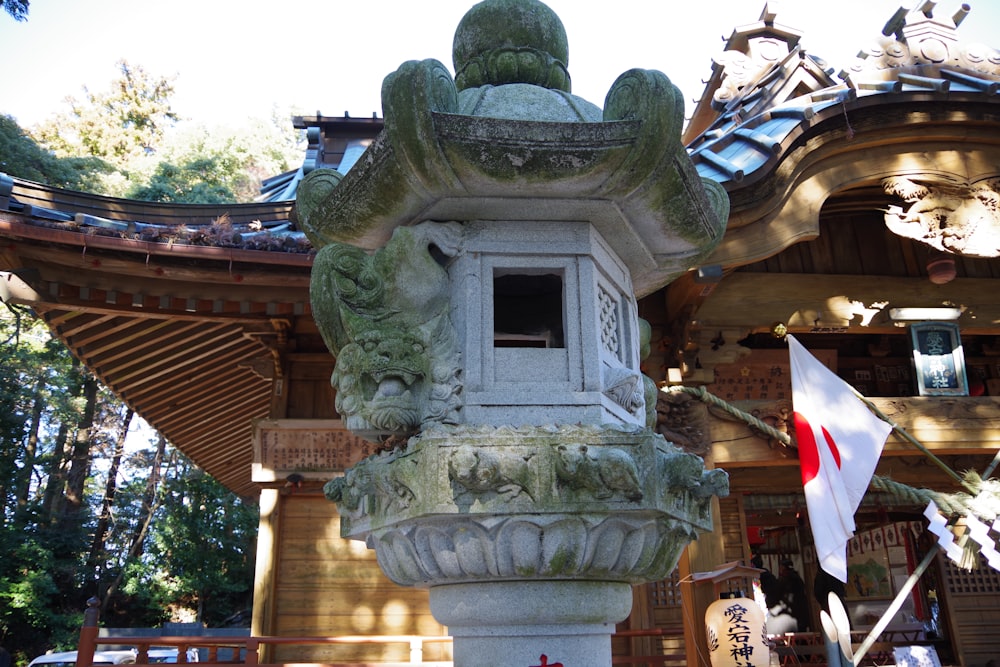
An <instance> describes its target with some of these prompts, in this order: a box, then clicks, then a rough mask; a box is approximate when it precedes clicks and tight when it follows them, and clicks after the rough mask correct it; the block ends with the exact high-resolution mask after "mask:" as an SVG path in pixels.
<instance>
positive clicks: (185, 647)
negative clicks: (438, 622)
mask: <svg viewBox="0 0 1000 667" xmlns="http://www.w3.org/2000/svg"><path fill="white" fill-rule="evenodd" d="M99 605H100V602H99V601H98V600H96V599H94V598H92V599H91V600H89V601H88V603H87V610H86V611H85V612H84V617H83V627H81V628H80V643H79V645H78V646H77V656H76V667H93V664H94V652H95V651H97V650H98V647H99V646H131V647H133V648H135V649H136V659H135V664H136V665H148V664H150V663H149V651H150V649H151V648H152V647H157V648H176V649H177V662H178V663H182V664H183V663H188V662H189V661H188V651H189V650H190V649H196V650H198V651H199V652H201V651H204V652H205V654H206V656H207V657H206V659H205V660H200V661H199V663H198V664H199V666H200V667H207V666H208V665H234V664H235V665H248V666H251V667H252V666H256V667H283V666H284V665H285V663H264V662H261V657H262V655H261V649H266V648H267V647H278V646H316V645H345V644H353V645H362V644H370V645H383V646H385V645H391V644H406V645H408V646H409V655H410V659H409V660H408V661H407V662H378V663H368V662H351V663H324V667H409V666H410V665H420V666H421V667H452V662H451V661H436V662H435V661H429V662H425V661H424V645H425V644H434V643H438V644H441V643H448V644H450V643H451V637H448V636H445V635H442V636H429V635H363V636H341V637H252V636H247V635H233V636H231V637H224V636H211V637H199V636H189V637H135V636H128V637H114V636H105V637H101V636H99V628H98V619H99V616H98V615H99V610H98V607H99ZM220 653H222V654H227V653H228V654H229V657H227V658H224V659H220ZM267 654H270V652H268V651H265V655H267ZM159 667H162V665H160V666H159Z"/></svg>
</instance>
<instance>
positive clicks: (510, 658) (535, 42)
mask: <svg viewBox="0 0 1000 667" xmlns="http://www.w3.org/2000/svg"><path fill="white" fill-rule="evenodd" d="M454 58H455V69H456V76H455V77H454V78H452V76H451V74H450V73H449V72H448V70H447V69H446V68H445V67H444V66H443V65H442V64H441V63H439V62H437V61H433V60H425V61H420V62H417V61H410V62H407V63H404V64H403V65H402V66H400V68H399V69H398V70H397V71H396V72H394V73H392V74H390V75H389V76H388V77H386V79H385V82H384V83H383V87H382V98H383V111H384V115H385V130H384V132H383V133H382V134H381V135H380V136H379V137H378V139H376V141H375V142H374V143H373V145H372V146H371V147H370V148H369V149H368V150H367V151H366V153H365V154H364V155H363V156H362V157H361V159H360V160H359V161H358V163H356V165H355V166H354V168H353V169H352V170H351V171H350V173H348V174H347V175H341V174H339V173H337V172H335V171H329V170H316V171H313V172H312V173H310V174H309V176H308V177H307V178H306V179H305V180H304V181H303V183H302V185H301V186H300V194H299V196H298V200H297V204H296V208H297V214H298V217H299V220H300V222H301V225H302V227H303V228H304V229H305V230H306V232H307V234H309V236H310V238H311V240H312V241H313V243H314V244H315V245H316V246H317V247H318V248H320V251H319V253H318V254H317V257H316V261H315V263H314V267H313V277H312V288H311V290H312V304H313V311H314V313H315V317H316V320H317V323H318V325H319V327H320V330H321V332H322V334H323V336H324V338H325V340H326V343H327V345H328V347H329V348H330V350H331V352H332V353H333V354H334V355H335V356H336V357H337V363H336V367H335V370H334V374H333V378H332V382H333V385H334V387H335V388H336V390H337V399H336V400H337V410H338V412H339V413H340V414H341V415H342V416H343V418H344V420H345V423H346V424H347V426H348V428H350V429H351V430H352V431H354V432H355V433H357V434H359V435H361V436H362V437H365V438H368V439H370V440H372V441H374V442H377V443H380V445H381V450H380V453H378V454H376V455H374V456H372V457H370V458H368V459H366V460H364V461H362V462H361V463H359V464H357V465H355V466H354V467H352V468H351V469H349V470H348V471H347V472H346V473H345V475H344V476H343V477H339V478H337V479H334V480H332V481H331V482H330V483H328V484H327V487H326V493H327V496H328V497H329V498H330V499H331V500H333V501H335V502H336V503H337V506H338V510H339V512H340V514H341V518H342V521H341V530H342V534H343V535H344V536H345V537H348V538H351V539H358V540H364V541H365V542H366V543H367V545H368V546H369V547H370V548H372V549H374V550H375V552H376V555H377V558H378V562H379V565H380V567H381V568H382V569H383V571H384V572H385V573H386V575H387V576H389V577H390V578H391V579H392V580H393V581H395V582H397V583H399V584H401V585H406V586H424V587H428V588H429V589H430V604H431V612H432V613H433V614H434V616H435V618H437V619H438V620H439V621H440V622H441V623H443V624H445V625H447V626H448V628H449V631H450V632H451V634H452V635H453V637H454V640H455V643H454V658H455V664H456V665H459V666H462V667H472V666H475V667H489V666H491V665H498V666H499V665H504V666H505V667H509V666H511V665H523V666H525V667H527V666H528V665H534V664H539V662H541V664H546V661H550V663H555V662H562V663H563V664H565V665H573V666H574V667H579V666H584V665H609V664H610V661H611V647H610V634H611V633H612V632H613V630H614V624H615V623H616V622H619V621H621V620H623V619H624V618H625V617H626V616H627V615H628V613H629V611H630V609H631V585H632V584H637V583H641V582H647V581H654V580H658V579H662V578H664V577H666V576H667V575H669V573H670V572H671V571H672V570H673V569H674V568H675V567H676V563H677V559H678V558H679V556H680V553H681V551H682V550H683V549H684V547H685V546H686V545H687V544H688V543H689V542H690V541H691V540H694V539H696V538H697V534H698V531H704V530H711V529H712V521H711V516H710V507H711V497H712V496H713V495H725V494H726V493H728V478H727V477H726V475H725V473H724V472H722V471H719V470H713V471H706V470H705V468H704V465H703V462H702V460H701V459H700V458H698V457H697V456H694V455H691V454H687V453H685V452H683V451H682V450H680V449H679V448H678V447H676V446H674V445H673V444H671V443H669V442H667V441H666V440H664V439H663V438H662V437H661V436H659V435H658V434H656V433H655V432H654V431H653V430H652V426H653V425H654V424H655V401H656V387H655V385H654V384H653V383H652V381H651V380H649V379H648V378H645V377H643V375H642V373H641V372H640V369H639V364H640V361H641V359H642V358H643V357H644V356H645V354H648V346H649V340H648V327H644V325H643V323H642V322H641V321H640V320H639V318H638V313H637V307H636V301H635V298H636V296H642V295H645V294H648V293H650V292H652V291H654V290H656V289H658V288H660V287H661V286H663V285H664V284H666V283H667V282H669V281H670V280H671V279H673V278H674V277H676V276H677V275H679V274H680V273H682V272H684V271H686V270H688V269H689V268H691V267H692V266H695V265H696V264H697V263H698V262H699V260H700V259H702V258H703V257H704V256H706V255H707V254H708V253H709V252H711V250H712V249H713V248H714V246H715V245H716V244H717V242H718V241H719V240H720V239H721V237H722V234H723V231H724V226H725V221H726V218H727V215H728V199H727V197H726V195H725V192H724V191H723V190H721V188H720V187H719V186H718V185H716V184H715V183H713V182H711V181H709V182H705V181H703V180H702V179H701V178H699V177H698V175H697V173H696V172H695V170H694V168H693V166H692V164H691V162H690V160H689V159H688V157H687V154H686V152H685V151H684V148H683V146H682V145H681V143H680V129H681V123H682V120H683V104H682V102H681V99H680V93H679V91H678V90H677V89H676V88H675V87H674V86H673V85H672V84H671V83H670V82H669V80H668V79H667V78H666V77H665V76H664V75H663V74H661V73H659V72H654V71H647V70H631V71H629V72H626V73H625V74H623V75H622V76H621V77H619V79H618V81H616V82H615V84H614V86H613V87H612V88H611V91H610V92H609V93H608V96H607V99H606V101H605V106H604V109H603V110H602V109H600V108H598V107H597V106H595V105H593V104H591V103H589V102H587V101H585V100H582V99H580V98H578V97H576V96H574V95H572V94H571V93H570V81H569V73H568V71H567V68H566V63H567V60H568V56H567V44H566V36H565V32H564V30H563V27H562V24H561V22H560V21H559V19H558V17H557V16H556V15H555V14H554V13H553V12H552V11H551V10H550V9H549V8H548V7H546V6H545V5H543V4H541V3H540V2H537V1H536V0H486V1H485V2H481V3H479V4H477V5H475V6H474V7H473V8H472V9H471V10H470V11H469V12H468V13H467V14H466V16H465V17H464V18H463V19H462V22H461V23H460V25H459V27H458V29H457V31H456V35H455V43H454ZM644 333H645V335H644ZM543 656H544V657H543Z"/></svg>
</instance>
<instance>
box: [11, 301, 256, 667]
mask: <svg viewBox="0 0 1000 667" xmlns="http://www.w3.org/2000/svg"><path fill="white" fill-rule="evenodd" d="M0 359H2V363H0V501H2V505H0V554H3V556H2V557H0V645H2V646H4V647H5V648H6V649H7V650H9V651H10V652H11V653H13V654H15V655H20V656H24V657H27V658H30V657H33V656H35V655H38V654H40V653H43V652H44V651H46V650H49V649H62V648H72V647H73V646H75V644H76V641H77V640H78V637H79V628H80V622H81V620H82V612H83V610H84V608H85V606H86V601H87V599H88V598H90V597H92V596H95V595H97V596H99V597H100V598H102V599H106V601H107V604H106V607H105V611H104V616H103V621H104V623H105V624H107V625H114V626H119V627H129V626H131V627H137V626H138V627H149V626H154V627H155V626H157V625H159V624H161V623H162V622H163V621H165V620H169V613H170V611H171V610H179V609H182V608H185V607H187V608H190V609H191V610H193V611H195V612H196V613H198V614H199V615H200V617H201V618H203V619H204V620H205V621H206V622H208V623H218V622H219V621H221V620H223V619H225V618H227V617H229V616H231V615H232V614H233V613H235V612H237V611H241V610H243V609H245V608H246V607H247V606H249V604H250V603H249V600H250V595H251V590H252V582H253V567H252V562H253V549H252V544H253V539H254V536H255V534H256V521H257V519H256V517H257V511H256V508H255V506H254V505H252V504H249V503H246V502H244V501H242V500H241V499H239V498H237V497H234V496H233V495H232V494H231V493H229V492H228V491H227V490H226V489H224V488H223V487H222V486H221V485H219V484H218V482H216V481H215V480H214V479H212V478H211V477H210V476H208V475H206V474H205V473H204V471H202V470H200V469H198V468H197V467H195V466H194V465H193V464H192V463H191V462H190V461H188V460H187V459H185V458H184V457H183V455H181V454H180V452H177V451H176V450H173V449H171V448H169V447H168V448H166V452H167V454H166V456H162V457H161V456H158V455H154V453H153V452H151V451H150V450H149V449H148V448H142V447H139V448H133V449H132V450H131V451H130V452H129V453H128V455H126V456H125V457H124V460H123V462H122V465H121V467H120V469H119V476H120V478H121V482H120V484H119V487H118V492H117V493H116V494H115V495H114V498H113V506H112V509H111V512H110V526H109V530H108V534H107V539H106V540H105V541H104V542H103V543H102V544H101V550H100V552H99V553H97V554H96V555H94V556H93V557H91V551H92V549H93V548H94V544H95V542H94V535H95V531H96V526H97V518H98V515H99V513H100V510H101V506H102V502H103V500H104V491H105V489H106V486H107V479H106V478H107V471H108V470H109V467H110V466H109V463H110V457H111V456H112V455H113V454H114V453H115V452H116V451H117V448H116V446H115V444H116V439H117V433H118V431H119V430H120V428H121V426H122V415H123V413H124V412H125V411H124V409H123V406H122V405H121V403H120V402H119V401H117V399H115V398H114V396H112V395H111V394H110V393H108V392H107V391H105V390H101V391H99V392H98V393H97V396H96V401H97V405H96V406H95V407H94V410H93V412H94V415H95V416H94V419H93V423H92V424H90V425H89V426H88V427H87V431H86V435H87V439H88V442H89V451H90V457H91V460H90V463H89V471H90V472H89V477H88V479H87V481H86V484H85V487H84V504H83V506H82V507H80V508H79V510H78V511H76V512H75V513H74V514H72V515H71V516H72V520H71V521H66V517H67V516H70V515H68V514H67V513H66V507H67V504H66V502H65V497H64V496H65V487H66V480H65V478H64V477H65V471H66V468H67V465H68V461H67V448H68V445H69V443H71V442H72V441H73V440H75V439H76V436H77V431H76V430H77V429H78V428H80V427H82V426H84V425H81V424H80V423H79V422H80V418H81V415H83V414H85V410H86V409H87V405H86V396H85V394H84V393H82V392H81V391H80V390H79V389H80V388H81V387H82V386H83V384H84V382H83V381H84V380H85V379H86V375H85V371H84V370H83V369H82V368H81V367H80V365H79V364H78V363H75V362H74V360H73V359H72V357H71V356H70V355H69V353H68V352H67V350H66V349H65V347H64V346H63V345H62V344H61V343H60V342H59V341H57V340H55V339H53V338H52V337H51V335H50V334H49V332H48V329H47V327H46V326H45V325H44V323H42V322H41V321H40V320H38V319H37V318H35V317H34V315H33V314H32V313H31V312H30V311H27V310H20V309H17V308H11V307H4V308H0ZM33 432H35V433H37V442H36V443H35V445H34V448H35V449H34V453H32V452H33V450H32V446H31V445H30V440H31V438H30V435H31V434H32V433H33ZM158 480H162V481H158ZM146 527H148V530H146V529H145V528H146ZM119 578H120V581H121V586H120V587H118V588H116V587H115V586H114V585H113V582H116V581H118V580H119ZM113 589H114V590H117V592H116V593H114V594H111V595H110V597H108V596H109V593H108V591H109V590H113Z"/></svg>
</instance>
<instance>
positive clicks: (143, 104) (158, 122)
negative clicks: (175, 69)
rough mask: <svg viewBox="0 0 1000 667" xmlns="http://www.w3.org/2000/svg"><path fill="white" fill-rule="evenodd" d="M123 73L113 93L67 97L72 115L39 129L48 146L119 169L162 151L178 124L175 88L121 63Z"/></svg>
mask: <svg viewBox="0 0 1000 667" xmlns="http://www.w3.org/2000/svg"><path fill="white" fill-rule="evenodd" d="M118 70H119V76H118V78H116V79H115V80H114V81H112V82H111V87H110V89H109V90H108V91H106V92H101V93H93V92H91V91H89V90H87V89H86V88H84V100H83V101H80V100H77V99H76V98H74V97H67V98H66V102H67V103H68V104H69V106H70V111H69V113H64V114H58V115H57V116H55V117H54V118H53V119H52V120H49V121H47V122H46V123H44V124H43V125H42V126H41V127H40V128H39V130H38V132H39V136H40V137H41V141H42V143H43V144H44V145H45V146H46V147H48V148H50V149H52V150H54V151H55V152H56V154H57V155H63V156H71V155H72V156H90V157H99V158H102V159H105V160H108V161H109V162H111V163H112V164H114V165H115V166H117V167H119V168H124V167H127V166H128V164H129V162H130V161H132V160H133V159H135V158H137V157H142V156H145V155H148V154H149V153H153V152H155V151H156V150H157V149H158V148H159V146H160V142H161V141H162V139H163V135H164V132H165V131H166V129H167V128H168V127H171V126H172V125H173V124H174V123H175V122H176V121H177V120H178V117H177V114H176V113H174V111H173V108H172V107H171V106H170V97H171V95H173V92H174V88H173V84H172V83H171V81H170V80H169V79H167V78H165V77H154V76H153V75H151V74H149V73H147V72H146V70H145V69H143V68H142V67H141V66H138V65H135V66H133V65H130V64H129V63H128V61H125V60H120V61H118Z"/></svg>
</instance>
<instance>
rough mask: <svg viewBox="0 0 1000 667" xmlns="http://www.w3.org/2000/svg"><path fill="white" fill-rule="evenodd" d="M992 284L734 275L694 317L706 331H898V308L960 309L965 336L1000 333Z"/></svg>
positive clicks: (998, 308) (964, 280) (998, 304)
mask: <svg viewBox="0 0 1000 667" xmlns="http://www.w3.org/2000/svg"><path fill="white" fill-rule="evenodd" d="M995 283H996V281H993V280H988V279H982V278H956V279H955V280H953V281H951V282H950V283H947V284H945V285H934V284H932V283H931V282H930V281H928V280H926V279H918V278H897V277H890V276H852V275H816V274H772V273H746V272H736V273H733V274H731V275H729V276H727V277H726V278H724V279H723V281H722V282H721V283H720V284H719V286H718V287H716V289H715V291H714V292H713V293H712V296H711V298H709V299H707V300H706V301H705V303H704V304H703V305H702V306H701V308H699V309H698V311H697V312H696V313H695V314H694V319H696V320H697V321H698V323H699V325H700V326H701V327H703V328H705V329H724V328H741V327H746V328H749V329H750V330H752V331H756V332H763V331H767V330H769V329H770V327H771V324H772V323H774V322H783V323H785V325H786V326H787V327H788V328H789V330H790V331H792V332H793V333H807V332H810V331H816V330H829V329H831V328H833V329H843V330H845V331H847V332H853V333H880V332H881V333H901V329H900V328H899V327H896V326H895V324H894V323H893V322H892V320H890V319H889V309H890V308H896V307H941V306H946V305H947V306H957V307H960V308H962V309H963V310H964V312H963V314H962V316H961V317H960V318H959V320H958V324H959V326H961V328H962V331H963V332H964V333H971V334H997V333H1000V301H998V300H997V299H996V298H994V293H995V287H996V284H995Z"/></svg>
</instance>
